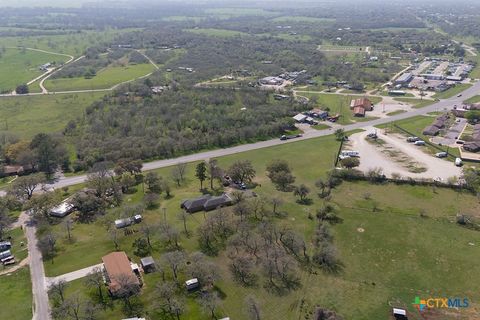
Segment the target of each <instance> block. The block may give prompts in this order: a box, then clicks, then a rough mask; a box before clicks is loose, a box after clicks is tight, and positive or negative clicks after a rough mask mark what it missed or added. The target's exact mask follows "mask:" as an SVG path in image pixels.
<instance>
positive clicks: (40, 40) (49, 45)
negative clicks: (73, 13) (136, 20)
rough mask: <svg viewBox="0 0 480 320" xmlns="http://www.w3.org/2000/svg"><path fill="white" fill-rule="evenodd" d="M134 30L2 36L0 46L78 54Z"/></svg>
mask: <svg viewBox="0 0 480 320" xmlns="http://www.w3.org/2000/svg"><path fill="white" fill-rule="evenodd" d="M135 30H138V29H133V28H132V29H106V30H104V31H82V32H72V33H70V34H65V35H54V36H27V37H3V38H1V39H0V47H3V46H5V47H30V48H34V49H41V50H46V51H52V52H58V53H64V54H70V55H74V56H80V55H82V54H83V52H84V51H85V50H86V49H87V48H88V47H92V46H96V45H99V44H102V43H108V42H110V41H112V40H113V39H114V38H115V37H116V36H117V35H119V34H122V33H126V32H131V31H135Z"/></svg>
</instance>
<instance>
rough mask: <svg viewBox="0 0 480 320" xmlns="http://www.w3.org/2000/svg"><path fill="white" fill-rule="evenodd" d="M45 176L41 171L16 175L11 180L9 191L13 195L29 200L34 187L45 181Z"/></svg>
mask: <svg viewBox="0 0 480 320" xmlns="http://www.w3.org/2000/svg"><path fill="white" fill-rule="evenodd" d="M46 182H47V180H46V177H45V175H44V174H43V173H36V174H30V175H27V176H22V177H18V178H17V179H15V181H13V183H12V185H11V187H10V190H9V192H10V193H11V194H13V195H15V196H16V197H17V198H18V199H27V200H29V199H30V198H31V197H32V195H33V192H34V191H35V189H36V188H37V187H38V186H39V185H41V184H43V183H46Z"/></svg>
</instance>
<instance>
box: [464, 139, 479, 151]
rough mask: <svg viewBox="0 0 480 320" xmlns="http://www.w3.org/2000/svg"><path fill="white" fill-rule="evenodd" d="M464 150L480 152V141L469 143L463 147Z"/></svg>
mask: <svg viewBox="0 0 480 320" xmlns="http://www.w3.org/2000/svg"><path fill="white" fill-rule="evenodd" d="M463 149H465V151H468V152H479V151H480V141H474V142H467V143H465V144H464V145H463Z"/></svg>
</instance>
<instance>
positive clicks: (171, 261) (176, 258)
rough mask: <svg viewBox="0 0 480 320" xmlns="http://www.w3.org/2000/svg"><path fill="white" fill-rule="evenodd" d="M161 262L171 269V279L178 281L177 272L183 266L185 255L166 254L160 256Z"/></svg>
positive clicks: (176, 253) (181, 253)
mask: <svg viewBox="0 0 480 320" xmlns="http://www.w3.org/2000/svg"><path fill="white" fill-rule="evenodd" d="M162 260H163V261H164V262H165V264H167V265H169V266H170V268H171V269H172V274H173V279H174V280H175V282H177V281H178V272H179V271H180V270H181V269H182V267H183V266H184V265H185V254H184V253H183V252H182V251H178V250H177V251H172V252H167V253H165V254H164V255H163V256H162Z"/></svg>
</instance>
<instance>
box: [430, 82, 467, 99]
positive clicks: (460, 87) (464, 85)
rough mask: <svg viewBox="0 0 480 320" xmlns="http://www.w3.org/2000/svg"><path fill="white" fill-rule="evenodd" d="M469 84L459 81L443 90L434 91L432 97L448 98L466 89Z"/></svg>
mask: <svg viewBox="0 0 480 320" xmlns="http://www.w3.org/2000/svg"><path fill="white" fill-rule="evenodd" d="M471 86H472V85H471V84H469V83H459V84H457V85H455V86H454V87H452V88H450V89H448V90H446V91H444V92H439V93H435V94H434V95H433V96H432V97H433V98H436V99H448V98H451V97H453V96H455V95H457V94H459V93H461V92H462V91H465V90H467V89H468V88H470V87H471Z"/></svg>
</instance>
